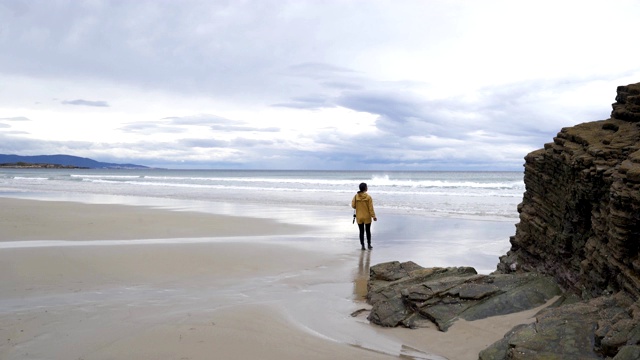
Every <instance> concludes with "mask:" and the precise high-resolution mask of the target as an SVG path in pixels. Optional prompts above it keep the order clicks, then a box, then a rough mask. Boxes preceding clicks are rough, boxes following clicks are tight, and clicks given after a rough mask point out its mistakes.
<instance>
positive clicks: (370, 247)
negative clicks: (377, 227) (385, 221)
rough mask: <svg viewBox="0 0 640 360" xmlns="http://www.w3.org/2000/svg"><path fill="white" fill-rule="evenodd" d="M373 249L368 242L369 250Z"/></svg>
mask: <svg viewBox="0 0 640 360" xmlns="http://www.w3.org/2000/svg"><path fill="white" fill-rule="evenodd" d="M371 249H373V246H371V244H369V250H371ZM362 250H364V248H362Z"/></svg>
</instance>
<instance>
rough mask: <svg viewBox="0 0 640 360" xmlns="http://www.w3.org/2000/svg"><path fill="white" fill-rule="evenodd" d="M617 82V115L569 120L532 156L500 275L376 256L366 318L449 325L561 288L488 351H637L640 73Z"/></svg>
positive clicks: (565, 355)
mask: <svg viewBox="0 0 640 360" xmlns="http://www.w3.org/2000/svg"><path fill="white" fill-rule="evenodd" d="M617 92H618V94H617V96H616V103H614V104H613V111H612V113H611V118H610V119H607V120H602V121H594V122H589V123H583V124H580V125H576V126H573V127H570V128H564V129H562V130H561V131H560V132H559V133H558V135H557V136H556V137H555V138H554V139H553V142H552V143H549V144H546V145H545V146H544V148H543V149H540V150H537V151H534V152H532V153H530V154H528V155H527V156H526V157H525V174H524V182H525V186H526V192H525V193H524V196H523V201H522V203H521V204H520V205H519V206H518V212H519V213H520V222H519V223H518V224H517V225H516V233H515V235H514V236H512V237H511V239H510V240H511V249H510V250H509V252H508V253H507V254H506V255H505V256H502V257H501V258H500V263H499V264H498V268H497V270H496V271H495V272H494V273H493V274H491V275H489V276H483V275H478V274H476V273H475V270H474V269H471V268H449V269H439V268H432V269H424V268H421V267H420V266H418V265H417V264H413V263H410V262H408V263H402V264H401V263H398V262H390V263H384V264H378V265H375V266H373V267H372V268H371V271H370V279H369V283H368V290H369V291H368V294H367V300H368V301H369V303H370V304H371V305H372V309H371V312H370V314H369V316H368V319H369V320H370V321H371V322H373V323H375V324H378V325H382V326H406V327H420V326H421V324H423V323H424V322H425V321H429V322H433V323H435V324H436V325H437V326H438V328H439V329H440V330H442V331H446V330H447V328H448V327H449V326H451V325H452V324H453V323H454V322H455V321H456V319H458V318H462V319H467V320H474V319H479V318H482V317H490V316H495V315H497V314H508V313H511V312H516V311H521V310H524V309H529V308H533V307H535V306H537V305H539V304H541V303H544V302H545V301H547V300H548V299H549V298H550V297H552V296H554V295H556V294H558V293H563V295H562V296H560V298H559V299H558V300H557V301H556V302H555V303H554V304H553V305H552V306H550V307H548V308H547V309H545V310H543V311H542V312H540V313H539V314H538V315H536V321H535V322H533V323H530V324H524V325H521V326H518V327H516V328H514V329H512V330H511V331H510V332H509V333H507V334H506V335H505V337H504V339H503V340H501V341H499V342H497V343H495V344H493V345H491V346H489V347H488V348H487V349H485V350H483V351H482V352H481V353H480V354H479V359H481V360H498V359H499V360H503V359H528V360H530V359H540V360H542V359H613V360H637V359H640V257H639V250H640V83H638V84H632V85H627V86H620V87H618V90H617ZM549 279H553V280H549ZM558 285H559V288H558Z"/></svg>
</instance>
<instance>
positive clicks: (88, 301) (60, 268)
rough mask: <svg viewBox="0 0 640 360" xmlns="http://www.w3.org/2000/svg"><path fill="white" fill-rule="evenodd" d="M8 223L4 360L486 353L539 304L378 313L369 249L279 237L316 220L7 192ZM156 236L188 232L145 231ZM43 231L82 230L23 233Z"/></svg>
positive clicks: (0, 238) (0, 274)
mask: <svg viewBox="0 0 640 360" xmlns="http://www.w3.org/2000/svg"><path fill="white" fill-rule="evenodd" d="M0 229H2V232H1V233H0V358H1V359H7V360H9V359H84V360H89V359H247V358H255V359H301V358H305V359H392V358H398V357H399V356H400V355H403V357H404V358H407V357H409V358H411V356H413V357H414V358H424V359H442V358H449V359H452V360H455V359H461V360H462V359H477V354H478V352H479V351H480V350H482V349H483V348H484V347H486V346H487V345H489V344H491V343H493V342H495V341H497V340H499V339H500V338H502V336H503V335H504V333H506V332H507V331H508V330H510V329H511V328H512V327H513V326H514V325H516V324H519V323H525V322H530V321H532V319H531V317H532V315H533V314H534V311H529V312H523V313H519V314H514V315H509V316H502V317H495V318H491V319H485V320H479V321H474V322H465V321H458V322H457V323H456V324H454V325H453V327H452V328H451V329H450V330H449V331H448V332H447V333H441V332H438V331H436V330H435V328H434V329H420V330H407V329H383V328H379V327H377V326H373V325H370V324H368V323H367V322H366V320H365V318H364V317H365V316H366V314H363V315H360V316H358V317H356V318H352V317H350V316H349V314H350V313H351V312H352V311H354V310H357V309H359V308H363V307H367V305H366V304H365V303H363V302H361V301H357V300H354V299H356V298H358V297H359V295H361V294H362V289H363V286H362V284H364V283H365V282H364V280H366V274H367V273H368V264H366V261H365V262H363V261H364V259H363V256H365V255H363V253H361V252H359V251H358V253H357V254H355V253H354V254H340V253H339V254H336V253H332V252H331V250H325V251H318V250H317V249H315V248H313V247H311V246H306V247H305V246H304V245H299V244H298V245H295V241H292V242H291V243H290V244H288V243H282V242H278V241H275V239H278V236H284V235H288V238H289V239H291V237H294V238H295V236H296V235H294V234H296V233H299V234H301V233H303V232H305V231H309V228H307V227H303V226H294V225H288V224H282V223H277V222H275V221H270V220H268V219H249V218H242V217H231V216H219V215H212V214H204V213H196V212H182V211H181V212H177V211H169V210H162V209H152V208H146V207H134V206H125V205H88V204H80V203H71V202H59V201H55V202H51V201H34V200H20V199H9V198H0ZM258 234H259V235H262V236H260V237H258V236H255V235H258ZM266 235H271V236H273V237H269V236H266ZM187 237H198V238H205V239H209V240H211V241H205V242H199V243H198V242H182V240H185V239H180V238H187ZM231 237H233V238H231ZM158 238H177V239H176V241H175V242H173V243H161V242H160V243H146V244H142V243H138V242H136V241H135V239H158ZM29 240H30V241H29ZM34 240H73V241H75V242H65V243H62V245H64V246H60V245H61V244H60V243H51V244H49V243H47V242H44V243H38V245H37V246H20V245H21V244H25V245H27V244H30V243H31V244H33V243H34ZM80 240H84V241H82V242H78V241H80ZM86 240H93V243H90V242H89V243H90V244H89V245H87V243H88V242H87V241H86ZM110 240H131V241H130V242H128V243H127V244H125V245H123V244H122V243H109V241H110ZM73 244H78V245H73ZM92 244H95V245H101V246H92ZM9 245H10V246H9ZM3 246H4V247H3ZM358 257H359V258H360V259H358ZM356 262H358V264H356ZM352 263H353V264H352ZM363 264H365V265H366V266H364V267H363ZM352 265H353V266H352ZM350 269H351V270H352V271H351V272H350ZM432 354H438V355H432Z"/></svg>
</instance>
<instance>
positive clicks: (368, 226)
mask: <svg viewBox="0 0 640 360" xmlns="http://www.w3.org/2000/svg"><path fill="white" fill-rule="evenodd" d="M358 229H359V230H360V245H362V248H363V249H364V233H365V231H366V233H367V245H369V246H371V223H368V224H358Z"/></svg>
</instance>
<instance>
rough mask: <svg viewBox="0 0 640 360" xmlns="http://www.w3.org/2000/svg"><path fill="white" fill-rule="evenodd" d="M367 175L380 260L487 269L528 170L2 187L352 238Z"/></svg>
mask: <svg viewBox="0 0 640 360" xmlns="http://www.w3.org/2000/svg"><path fill="white" fill-rule="evenodd" d="M361 182H366V183H367V184H368V187H369V194H370V195H371V196H372V197H373V199H374V205H375V210H376V213H377V216H378V218H379V221H378V222H376V223H375V224H374V226H373V233H374V244H376V245H378V246H379V247H382V248H386V251H385V252H381V253H380V254H378V255H376V257H375V259H374V260H377V261H386V260H415V259H416V258H418V259H423V258H426V259H428V260H426V261H423V263H422V264H421V265H423V266H424V265H437V266H450V265H455V264H462V265H470V266H475V267H477V268H479V269H478V270H479V271H484V272H489V271H492V270H494V269H495V264H496V263H497V257H498V256H499V255H501V254H504V253H505V252H506V251H507V250H508V249H509V246H510V245H509V236H511V235H513V234H514V233H515V229H514V224H515V223H517V222H518V212H517V205H518V204H519V203H520V202H521V201H522V195H523V192H524V182H523V173H521V172H431V171H284V170H282V171H267V170H165V169H142V170H125V169H117V170H107V169H0V196H9V197H21V198H33V199H40V200H71V201H81V202H88V203H121V204H130V205H146V206H154V207H163V208H169V209H174V210H195V211H205V212H211V213H218V214H226V215H242V216H253V217H265V218H273V219H276V220H278V221H283V222H291V223H300V224H305V225H312V226H316V228H317V229H318V231H316V232H315V233H314V234H312V235H309V237H308V238H307V239H308V240H309V241H315V242H317V241H319V240H318V238H320V239H321V240H320V241H322V242H323V243H325V244H334V245H335V244H337V245H338V246H353V244H354V243H357V239H355V237H356V236H357V230H354V229H355V228H356V227H355V225H353V224H352V222H351V218H352V214H353V212H352V209H351V199H352V197H353V196H354V194H355V193H356V191H357V189H358V184H359V183H361ZM356 245H358V248H359V244H356ZM425 263H427V264H425Z"/></svg>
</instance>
